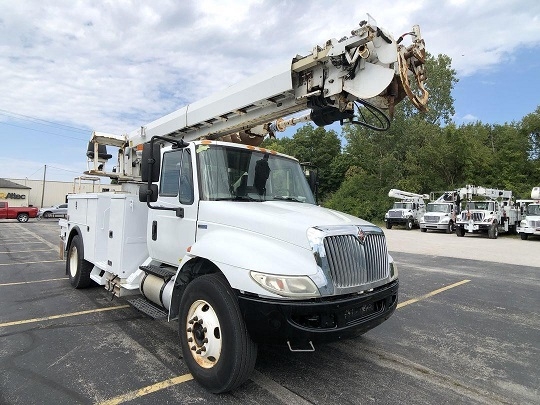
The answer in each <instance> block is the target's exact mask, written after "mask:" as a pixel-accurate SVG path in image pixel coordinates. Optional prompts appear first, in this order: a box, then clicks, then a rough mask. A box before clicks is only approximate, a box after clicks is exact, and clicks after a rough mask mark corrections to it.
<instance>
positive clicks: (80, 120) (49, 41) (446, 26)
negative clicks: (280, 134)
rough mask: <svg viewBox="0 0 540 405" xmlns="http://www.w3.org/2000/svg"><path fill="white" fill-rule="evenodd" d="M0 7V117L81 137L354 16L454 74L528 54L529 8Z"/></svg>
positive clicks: (536, 20) (343, 4)
mask: <svg viewBox="0 0 540 405" xmlns="http://www.w3.org/2000/svg"><path fill="white" fill-rule="evenodd" d="M0 1H2V0H0ZM2 4H3V6H2V13H1V15H0V66H2V69H1V70H0V83H1V88H2V98H1V99H0V109H3V110H7V111H12V112H16V113H19V114H25V115H29V116H33V117H38V118H42V119H46V120H51V121H55V122H58V123H64V124H69V125H73V126H76V127H79V128H81V127H82V128H88V130H89V132H90V130H98V131H103V132H109V133H117V134H122V133H127V132H130V131H132V130H133V129H135V128H138V127H139V126H141V125H144V124H146V123H148V122H150V121H152V120H154V119H157V118H158V117H161V116H163V115H165V114H167V113H170V112H172V111H174V110H176V109H178V108H180V107H182V106H184V105H186V104H187V103H190V102H194V101H196V100H199V99H201V98H203V97H206V96H208V95H210V94H212V93H214V92H215V91H217V90H220V89H223V88H226V87H228V86H230V85H231V84H234V83H236V82H238V81H240V80H242V79H243V78H245V77H246V76H248V75H251V74H254V73H257V72H259V71H261V70H263V69H265V68H267V67H270V66H273V65H275V64H278V63H281V62H283V61H284V60H290V59H292V57H294V56H295V55H297V54H302V55H306V54H308V53H309V52H310V51H311V49H312V48H313V47H314V46H315V45H323V44H324V43H325V41H326V40H328V39H330V38H333V37H335V38H340V37H342V36H346V35H349V34H350V31H351V29H353V28H355V27H357V26H358V23H359V21H360V20H362V19H365V18H366V14H365V13H366V12H369V13H370V14H371V15H372V16H373V17H374V18H375V19H376V21H377V23H378V24H379V25H380V26H382V27H385V28H387V29H388V30H390V31H391V32H393V33H394V35H395V36H396V37H397V36H399V35H401V34H402V33H404V32H408V31H410V29H411V26H412V25H413V24H420V26H421V29H422V34H423V36H424V38H425V40H426V48H427V50H428V51H429V52H430V53H431V54H434V55H437V54H439V53H443V54H447V55H449V56H450V57H451V58H452V65H453V67H454V68H455V69H456V70H457V72H458V75H460V76H466V75H471V74H473V73H475V72H478V71H481V70H490V69H497V68H500V67H501V64H503V63H504V62H505V61H507V60H509V59H511V58H512V56H513V52H514V51H515V50H516V49H519V48H522V47H531V48H532V49H536V48H537V47H539V46H540V2H538V1H535V0H528V1H518V0H490V1H487V0H477V1H475V2H465V1H457V0H452V1H448V0H447V1H416V2H412V3H411V2H410V1H404V0H396V1H391V0H380V1H375V0H369V1H363V2H361V3H359V2H358V1H356V0H342V1H339V2H336V1H331V0H314V1H310V2H304V1H296V2H293V1H286V0H249V1H248V0H242V1H240V0H236V1H233V0H219V1H218V0H199V1H197V2H189V1H173V0H170V1H159V2H152V3H150V2H144V1H142V0H122V1H118V2H92V1H85V0H79V1H68V0H64V1H61V0H59V1H56V2H52V3H51V2H42V1H38V0H28V1H24V2H22V1H16V2H9V6H8V3H7V1H6V0H3V1H2ZM1 129H2V127H0V130H1ZM0 140H2V142H5V137H4V134H2V133H1V132H0ZM0 153H2V152H0ZM36 160H37V158H36Z"/></svg>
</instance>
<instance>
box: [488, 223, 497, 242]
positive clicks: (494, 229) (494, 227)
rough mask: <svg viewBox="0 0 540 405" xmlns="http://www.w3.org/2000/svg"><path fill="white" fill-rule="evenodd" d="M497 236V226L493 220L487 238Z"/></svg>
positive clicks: (495, 237)
mask: <svg viewBox="0 0 540 405" xmlns="http://www.w3.org/2000/svg"><path fill="white" fill-rule="evenodd" d="M498 236H499V226H498V224H497V222H493V223H492V224H491V226H490V227H489V229H488V238H489V239H497V237H498Z"/></svg>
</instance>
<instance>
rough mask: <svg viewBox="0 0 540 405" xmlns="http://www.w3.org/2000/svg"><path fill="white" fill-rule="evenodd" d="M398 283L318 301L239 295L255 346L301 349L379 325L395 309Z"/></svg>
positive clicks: (360, 332) (365, 330)
mask: <svg viewBox="0 0 540 405" xmlns="http://www.w3.org/2000/svg"><path fill="white" fill-rule="evenodd" d="M398 287H399V281H398V280H394V281H392V282H390V283H388V284H386V285H384V286H381V287H378V288H376V289H374V290H373V291H372V292H369V293H364V294H362V295H347V296H346V297H328V298H323V299H318V300H309V301H307V300H303V301H291V300H287V301H286V300H275V299H268V298H260V297H253V296H246V295H243V294H239V295H238V301H239V305H240V310H241V311H242V314H243V316H244V320H245V322H246V326H247V329H248V331H249V334H250V335H251V338H252V339H253V340H254V341H255V342H257V343H268V344H285V343H287V342H289V343H290V344H291V346H302V345H305V344H307V343H308V342H310V341H311V342H312V343H316V342H330V341H335V340H338V339H341V338H342V337H347V336H353V335H359V334H362V333H364V332H367V331H368V330H370V329H372V328H374V327H375V326H377V325H379V324H381V323H382V322H384V321H385V320H386V319H388V318H389V317H390V315H392V313H393V312H394V311H395V309H396V307H397V302H398Z"/></svg>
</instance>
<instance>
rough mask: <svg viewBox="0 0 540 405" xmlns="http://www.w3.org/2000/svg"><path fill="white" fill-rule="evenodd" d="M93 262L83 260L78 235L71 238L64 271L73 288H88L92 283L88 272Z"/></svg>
mask: <svg viewBox="0 0 540 405" xmlns="http://www.w3.org/2000/svg"><path fill="white" fill-rule="evenodd" d="M93 267H94V266H93V264H92V263H90V262H88V261H86V260H84V247H83V243H82V239H81V237H80V236H79V235H75V236H74V237H73V239H71V243H70V244H69V248H68V255H67V259H66V272H67V274H68V275H69V282H70V283H71V285H72V286H73V287H75V288H88V287H89V286H90V284H91V283H92V279H91V278H90V272H91V271H92V268H93Z"/></svg>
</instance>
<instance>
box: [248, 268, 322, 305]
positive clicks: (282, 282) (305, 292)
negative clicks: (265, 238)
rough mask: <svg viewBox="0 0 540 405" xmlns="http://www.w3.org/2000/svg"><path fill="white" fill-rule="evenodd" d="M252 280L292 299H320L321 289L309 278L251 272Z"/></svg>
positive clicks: (268, 289) (266, 288)
mask: <svg viewBox="0 0 540 405" xmlns="http://www.w3.org/2000/svg"><path fill="white" fill-rule="evenodd" d="M250 275H251V278H252V279H253V280H255V282H256V283H257V284H259V285H260V286H261V287H262V288H264V289H265V290H267V291H270V292H272V293H274V294H278V295H281V296H283V297H290V298H314V297H320V295H321V294H320V293H319V289H318V288H317V286H315V283H313V281H312V280H311V279H310V278H309V277H307V276H297V277H286V276H279V275H275V274H264V273H257V272H255V271H252V272H250Z"/></svg>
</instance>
